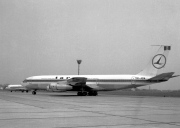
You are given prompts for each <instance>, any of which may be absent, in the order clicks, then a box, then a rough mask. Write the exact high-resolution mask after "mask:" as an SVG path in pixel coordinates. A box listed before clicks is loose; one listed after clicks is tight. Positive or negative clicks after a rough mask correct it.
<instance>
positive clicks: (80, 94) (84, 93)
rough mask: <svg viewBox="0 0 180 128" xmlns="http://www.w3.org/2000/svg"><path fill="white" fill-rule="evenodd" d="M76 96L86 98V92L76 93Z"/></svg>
mask: <svg viewBox="0 0 180 128" xmlns="http://www.w3.org/2000/svg"><path fill="white" fill-rule="evenodd" d="M77 95H78V96H87V92H78V93H77Z"/></svg>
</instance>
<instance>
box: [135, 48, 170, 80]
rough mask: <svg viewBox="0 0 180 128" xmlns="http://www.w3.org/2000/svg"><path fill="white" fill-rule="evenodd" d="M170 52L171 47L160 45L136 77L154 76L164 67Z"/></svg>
mask: <svg viewBox="0 0 180 128" xmlns="http://www.w3.org/2000/svg"><path fill="white" fill-rule="evenodd" d="M170 50H171V46H164V45H161V46H160V48H159V49H158V51H157V53H156V54H154V55H153V57H152V58H151V60H150V62H149V63H148V65H147V67H146V68H145V69H144V70H142V71H141V72H140V73H138V74H137V75H142V76H150V77H154V76H156V75H157V73H158V71H160V70H162V68H163V67H164V66H165V65H166V62H167V57H168V54H169V51H170Z"/></svg>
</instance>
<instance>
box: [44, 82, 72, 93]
mask: <svg viewBox="0 0 180 128" xmlns="http://www.w3.org/2000/svg"><path fill="white" fill-rule="evenodd" d="M71 89H72V86H69V85H67V84H59V83H51V84H50V85H49V86H47V90H48V91H61V92H65V91H68V90H71Z"/></svg>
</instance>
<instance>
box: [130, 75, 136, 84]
mask: <svg viewBox="0 0 180 128" xmlns="http://www.w3.org/2000/svg"><path fill="white" fill-rule="evenodd" d="M131 84H132V85H135V84H136V79H135V77H134V76H133V77H132V78H131Z"/></svg>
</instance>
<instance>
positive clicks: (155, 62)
mask: <svg viewBox="0 0 180 128" xmlns="http://www.w3.org/2000/svg"><path fill="white" fill-rule="evenodd" d="M170 50H171V46H165V45H160V46H159V49H158V51H157V52H156V53H155V54H154V55H153V56H152V58H151V59H150V61H149V63H148V65H147V66H146V67H145V68H144V69H143V70H142V71H141V72H139V73H138V74H136V75H41V76H32V77H28V78H26V79H25V80H24V81H23V83H24V84H26V85H25V86H26V88H27V89H28V90H32V94H33V95H36V91H37V90H48V91H52V92H65V91H77V95H78V96H87V95H88V96H97V95H98V91H113V90H121V89H127V88H137V87H140V86H145V85H149V84H156V83H160V82H166V81H168V80H169V79H170V78H174V77H177V76H179V75H175V76H173V74H174V72H168V73H160V74H159V71H161V70H162V69H163V68H164V66H165V65H166V61H167V57H168V54H169V51H170Z"/></svg>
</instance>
